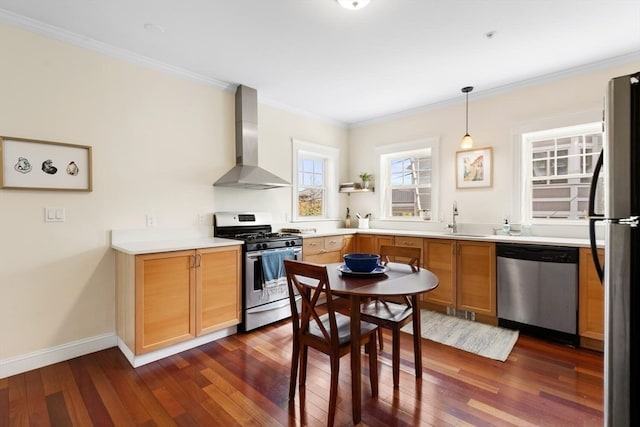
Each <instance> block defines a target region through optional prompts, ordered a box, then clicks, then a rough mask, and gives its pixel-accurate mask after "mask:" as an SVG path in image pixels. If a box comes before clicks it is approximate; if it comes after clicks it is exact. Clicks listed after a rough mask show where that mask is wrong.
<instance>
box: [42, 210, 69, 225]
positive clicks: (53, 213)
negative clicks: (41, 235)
mask: <svg viewBox="0 0 640 427" xmlns="http://www.w3.org/2000/svg"><path fill="white" fill-rule="evenodd" d="M65 217H66V215H65V210H64V208H44V221H45V222H64V220H65Z"/></svg>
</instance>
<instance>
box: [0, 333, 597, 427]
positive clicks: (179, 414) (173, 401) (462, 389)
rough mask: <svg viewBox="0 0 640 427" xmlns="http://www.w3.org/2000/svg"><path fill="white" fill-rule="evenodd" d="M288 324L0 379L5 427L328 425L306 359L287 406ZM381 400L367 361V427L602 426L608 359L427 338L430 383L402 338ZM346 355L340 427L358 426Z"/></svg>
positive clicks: (384, 370)
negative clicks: (396, 370)
mask: <svg viewBox="0 0 640 427" xmlns="http://www.w3.org/2000/svg"><path fill="white" fill-rule="evenodd" d="M290 337H291V325H290V323H289V322H288V321H283V322H280V323H277V324H274V325H271V326H268V327H265V328H262V329H260V330H258V331H254V332H253V333H249V334H239V335H235V336H231V337H227V338H224V339H221V340H218V341H216V342H213V343H210V344H206V345H203V346H201V347H198V348H195V349H192V350H188V351H185V352H183V353H180V354H178V355H175V356H172V357H169V358H166V359H163V360H160V361H158V362H154V363H151V364H148V365H145V366H143V367H140V368H138V369H133V368H131V366H130V365H129V363H128V362H127V360H126V359H125V358H124V356H123V355H122V354H121V353H120V351H119V350H118V349H117V348H111V349H107V350H104V351H100V352H97V353H93V354H89V355H86V356H82V357H79V358H75V359H72V360H68V361H65V362H61V363H57V364H55V365H51V366H47V367H45V368H42V369H36V370H34V371H30V372H26V373H23V374H20V375H15V376H12V377H9V378H4V379H0V427H4V426H12V427H13V426H81V427H85V426H247V425H251V426H297V425H308V426H323V425H325V424H326V416H327V413H326V411H327V406H328V402H327V401H328V397H329V366H328V359H327V358H326V357H325V356H324V355H321V354H319V353H317V352H315V351H313V350H310V352H309V370H308V379H307V386H306V390H305V391H304V394H305V396H304V398H303V399H301V397H300V393H297V394H296V399H295V401H293V402H289V401H288V398H287V395H288V385H289V369H290V357H291V338H290ZM384 340H385V347H384V350H383V352H382V353H381V355H380V357H379V371H380V372H379V379H380V392H379V396H378V397H377V398H372V397H371V394H370V388H369V379H368V377H367V372H366V367H367V362H366V357H368V356H366V355H363V358H365V360H363V369H364V371H365V372H364V374H363V378H362V381H363V386H362V390H363V411H362V423H361V425H363V426H469V425H474V426H511V425H514V426H533V425H537V426H601V425H602V424H603V412H602V411H603V357H602V354H600V353H597V352H592V351H589V350H580V349H574V348H570V347H566V346H563V345H559V344H553V343H549V342H544V341H540V340H537V339H534V338H531V337H527V336H522V335H521V336H520V339H519V340H518V343H517V344H516V346H515V348H514V350H513V352H512V353H511V355H510V357H509V359H508V360H507V361H506V362H504V363H503V362H498V361H493V360H490V359H485V358H483V357H480V356H476V355H473V354H470V353H466V352H463V351H459V350H456V349H453V348H451V347H447V346H444V345H440V344H437V343H434V342H432V341H427V340H423V344H422V345H423V350H422V351H423V363H424V366H423V375H422V380H418V381H416V379H415V377H414V372H413V362H412V359H413V355H412V353H413V352H412V340H411V336H410V335H404V334H402V354H401V358H402V360H401V363H402V368H401V372H400V388H399V390H394V389H393V382H392V370H391V354H390V350H391V341H390V340H391V336H390V335H389V334H388V333H387V331H385V334H384ZM349 366H350V365H349V356H345V357H344V358H343V359H342V361H341V367H340V389H339V396H338V411H337V414H336V425H339V426H340V425H351V424H352V421H351V397H350V396H351V381H350V371H349V370H350V368H349Z"/></svg>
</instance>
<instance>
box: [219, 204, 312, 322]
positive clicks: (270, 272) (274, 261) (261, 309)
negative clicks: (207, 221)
mask: <svg viewBox="0 0 640 427" xmlns="http://www.w3.org/2000/svg"><path fill="white" fill-rule="evenodd" d="M271 222H272V217H271V214H269V213H266V212H216V213H215V214H214V226H213V232H214V235H215V236H216V237H225V238H229V239H236V240H242V241H244V245H243V263H242V264H243V265H242V271H243V273H242V276H243V280H242V283H243V290H242V324H241V325H240V327H239V329H240V331H243V332H247V331H251V330H253V329H256V328H259V327H261V326H264V325H267V324H269V323H273V322H276V321H278V320H281V319H286V318H288V317H290V316H291V307H290V303H289V290H288V287H287V282H286V278H285V276H284V266H283V262H282V260H283V259H287V258H290V259H298V260H302V238H301V237H300V236H298V235H296V234H288V233H274V232H273V231H272V228H271Z"/></svg>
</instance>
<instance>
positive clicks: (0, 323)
mask: <svg viewBox="0 0 640 427" xmlns="http://www.w3.org/2000/svg"><path fill="white" fill-rule="evenodd" d="M0 58H2V67H0V94H2V96H1V98H0V101H1V102H0V135H5V136H13V137H22V138H33V139H41V140H48V141H57V142H66V143H73V144H82V145H90V146H92V147H93V191H92V192H81V193H72V192H65V191H33V190H6V189H4V190H2V189H0V239H1V240H0V378H1V377H2V376H3V375H2V374H3V372H4V373H5V375H6V374H7V372H11V371H9V370H8V369H5V370H4V371H3V366H4V367H5V368H6V367H7V366H8V365H19V364H20V363H19V361H20V359H21V358H28V357H32V356H33V355H34V354H38V353H42V352H44V351H45V350H47V349H52V348H58V347H59V346H63V347H64V346H66V345H70V343H78V342H82V341H83V340H91V339H93V338H94V337H103V336H107V337H108V336H112V335H113V333H114V331H115V324H114V323H115V320H114V319H115V314H114V310H115V308H114V306H115V302H114V294H115V283H114V280H115V274H114V255H113V252H112V250H111V249H110V230H112V229H142V228H144V227H145V226H146V223H145V216H146V214H153V215H155V216H156V219H157V227H158V228H187V227H195V226H197V225H198V214H200V213H204V214H206V221H207V223H208V224H209V225H211V224H212V216H211V214H212V213H213V212H214V211H216V210H228V209H232V210H235V209H251V210H258V209H259V210H266V211H271V212H273V213H274V215H280V216H287V215H288V216H289V217H290V209H291V201H290V199H291V192H290V191H291V190H290V189H284V190H268V191H263V192H256V191H251V190H246V191H248V192H245V191H241V190H228V189H221V188H215V189H214V187H213V186H212V184H213V182H215V180H217V179H218V178H219V177H220V176H222V175H223V174H224V173H225V172H227V171H228V170H229V169H230V168H231V166H232V165H233V164H234V162H235V143H234V95H233V93H232V92H228V91H225V90H222V89H220V88H216V87H213V86H209V85H205V84H202V83H198V82H194V81H190V80H187V79H182V78H179V77H175V76H171V75H168V74H165V73H163V72H160V71H157V70H153V69H150V68H147V67H144V66H141V65H136V64H132V63H128V62H125V61H123V60H119V59H114V58H112V57H108V56H105V55H103V54H99V53H96V52H92V51H88V50H86V49H82V48H79V47H75V46H71V45H68V44H64V43H61V42H58V41H54V40H51V39H48V38H44V37H42V36H39V35H35V34H32V33H29V32H25V31H22V30H18V29H15V28H13V27H10V26H6V25H0ZM258 90H259V88H258ZM259 111H260V114H259V121H260V122H259V133H260V137H261V138H262V139H263V140H264V142H266V145H268V146H266V145H265V144H264V143H263V145H262V146H261V147H260V153H259V154H260V157H261V159H260V164H261V165H262V166H264V167H266V168H267V169H269V170H271V171H273V172H274V173H276V174H278V175H281V176H283V177H284V178H289V177H290V176H291V159H290V156H291V138H300V139H304V140H308V141H312V142H316V143H319V144H327V145H331V146H336V147H339V148H341V149H342V151H343V152H346V142H347V137H348V131H347V129H346V128H343V127H339V126H336V125H335V124H331V123H326V122H323V121H321V120H317V119H313V118H309V117H303V116H301V115H296V114H293V113H290V112H283V111H280V110H278V109H275V108H272V107H266V106H265V107H264V108H262V106H260V108H259ZM346 167H347V163H346V156H345V162H344V164H343V165H342V166H341V170H342V173H345V174H346V172H345V171H346ZM271 191H273V192H271ZM45 207H64V208H65V209H66V222H64V223H45V222H44V208H45ZM285 212H286V214H285ZM25 366H28V363H27V364H25Z"/></svg>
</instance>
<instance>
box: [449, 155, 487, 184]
mask: <svg viewBox="0 0 640 427" xmlns="http://www.w3.org/2000/svg"><path fill="white" fill-rule="evenodd" d="M492 176H493V150H492V148H491V147H484V148H476V149H473V150H466V151H457V152H456V187H457V188H482V187H491V185H492V183H491V178H492Z"/></svg>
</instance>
